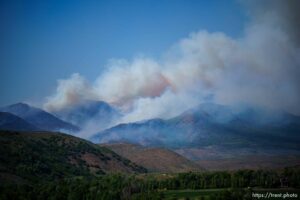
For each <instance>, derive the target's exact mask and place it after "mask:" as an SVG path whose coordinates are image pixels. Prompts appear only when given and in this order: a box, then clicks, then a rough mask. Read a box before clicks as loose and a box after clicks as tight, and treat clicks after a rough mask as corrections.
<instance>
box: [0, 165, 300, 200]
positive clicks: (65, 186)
mask: <svg viewBox="0 0 300 200" xmlns="http://www.w3.org/2000/svg"><path fill="white" fill-rule="evenodd" d="M283 180H284V184H286V185H285V186H289V187H294V188H300V170H299V169H298V168H288V169H285V170H284V171H280V172H279V171H269V170H268V171H266V170H257V171H254V170H239V171H236V172H203V173H193V172H190V173H180V174H176V175H167V174H157V175H151V174H149V175H143V176H141V175H124V174H111V175H101V176H98V177H77V178H69V179H61V180H56V181H52V182H43V183H42V182H40V183H36V184H31V185H2V186H0V199H3V200H5V199H16V200H18V199H24V200H26V199H36V200H39V199H43V200H47V199H49V200H50V199H61V200H64V199H66V200H73V199H74V200H77V199H78V200H89V199H95V200H98V199H102V200H106V199H107V200H111V199H113V200H118V199H124V200H126V199H163V198H164V193H163V191H166V190H181V189H209V188H245V187H260V188H279V187H281V184H282V181H283ZM246 192H247V191H246V190H244V189H242V190H239V189H231V190H225V191H224V192H223V193H221V194H219V196H216V198H217V197H219V199H224V198H225V197H226V196H227V197H231V199H241V197H243V198H242V199H245V198H244V197H245V195H246ZM212 198H213V197H212Z"/></svg>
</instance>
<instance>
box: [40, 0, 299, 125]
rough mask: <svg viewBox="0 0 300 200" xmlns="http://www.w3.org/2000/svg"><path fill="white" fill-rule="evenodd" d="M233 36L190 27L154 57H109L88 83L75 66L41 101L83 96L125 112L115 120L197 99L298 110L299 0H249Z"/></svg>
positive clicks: (168, 113) (165, 111) (58, 102)
mask: <svg viewBox="0 0 300 200" xmlns="http://www.w3.org/2000/svg"><path fill="white" fill-rule="evenodd" d="M244 4H245V5H246V6H247V7H246V8H247V9H248V12H249V15H250V21H249V23H248V24H247V26H246V27H245V30H244V34H243V36H242V37H240V38H232V37H230V36H228V35H226V34H224V33H221V32H215V33H209V32H207V31H205V30H200V31H198V32H194V33H191V34H190V35H189V36H188V37H187V38H184V39H182V40H180V41H179V42H178V43H176V44H175V45H174V47H172V48H171V49H170V50H169V51H168V52H167V53H166V55H165V56H164V57H163V59H161V60H153V59H150V58H145V57H138V58H134V59H133V60H132V61H127V60H114V61H112V62H110V63H109V64H108V67H107V68H108V70H107V71H105V72H104V73H102V74H101V75H100V76H99V77H98V78H97V79H96V80H95V81H94V82H92V83H88V82H87V81H86V80H85V79H84V78H83V77H82V76H80V75H79V74H73V75H72V76H71V77H70V78H69V79H66V80H60V81H59V82H58V88H57V91H56V93H55V94H54V95H52V96H50V97H48V98H47V102H46V103H45V108H46V109H47V110H48V111H57V110H60V109H62V108H64V107H66V106H71V105H74V104H76V103H78V102H80V101H82V100H85V99H93V100H103V101H106V102H108V103H110V104H112V105H115V106H117V107H118V108H120V109H122V110H123V112H124V117H123V118H122V119H121V122H132V121H138V120H144V119H150V118H156V117H161V118H170V117H173V116H175V115H178V114H180V113H181V112H183V111H185V110H187V109H189V108H191V107H194V106H196V105H198V104H199V103H201V102H205V101H213V102H215V103H219V104H224V105H232V104H249V105H259V106H264V107H271V108H276V109H281V110H285V111H288V112H291V113H294V114H298V115H299V114H300V106H299V102H300V94H299V93H300V79H299V75H300V48H299V45H300V43H299V39H300V37H299V36H300V31H299V29H300V24H299V23H300V17H299V13H300V12H299V10H300V6H299V4H300V3H299V1H293V0H290V1H276V0H274V1H254V2H253V1H251V2H250V1H249V2H244Z"/></svg>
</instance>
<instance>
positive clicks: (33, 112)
mask: <svg viewBox="0 0 300 200" xmlns="http://www.w3.org/2000/svg"><path fill="white" fill-rule="evenodd" d="M0 112H6V113H10V114H13V115H14V116H17V117H18V118H20V119H22V120H20V119H19V120H18V121H14V123H11V124H10V126H9V127H8V126H6V127H2V128H1V129H6V128H7V129H8V130H22V129H23V130H45V131H66V132H76V131H79V130H80V128H79V127H77V126H75V125H73V124H71V123H68V122H65V121H63V120H61V119H59V118H57V117H55V116H54V115H52V114H50V113H48V112H46V111H44V110H42V109H39V108H35V107H32V106H29V105H28V104H25V103H17V104H13V105H10V106H6V107H2V108H0ZM0 117H1V121H7V120H9V119H11V117H12V116H11V115H10V116H8V115H1V116H0ZM21 121H22V122H21ZM11 122H12V121H11ZM30 126H31V127H30Z"/></svg>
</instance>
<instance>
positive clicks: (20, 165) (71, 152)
mask: <svg viewBox="0 0 300 200" xmlns="http://www.w3.org/2000/svg"><path fill="white" fill-rule="evenodd" d="M145 171H146V170H145V169H144V168H143V167H140V166H138V165H136V164H134V163H132V162H131V161H129V160H127V159H125V158H123V157H121V156H119V155H118V154H116V153H114V152H112V151H110V150H109V149H107V148H105V147H99V146H98V145H95V144H93V143H90V142H88V141H86V140H83V139H79V138H76V137H73V136H70V135H66V134H62V133H50V132H34V133H31V132H8V131H1V132H0V182H4V183H8V182H17V183H20V182H28V181H29V182H32V181H38V180H40V179H42V180H45V181H46V180H54V179H60V178H66V177H74V176H82V175H85V176H90V175H96V174H104V173H109V172H125V173H140V172H145Z"/></svg>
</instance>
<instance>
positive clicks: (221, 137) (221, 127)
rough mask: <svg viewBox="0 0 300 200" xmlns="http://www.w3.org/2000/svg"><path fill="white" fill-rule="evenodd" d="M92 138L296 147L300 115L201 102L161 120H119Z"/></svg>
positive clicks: (176, 146) (163, 143) (167, 143)
mask: <svg viewBox="0 0 300 200" xmlns="http://www.w3.org/2000/svg"><path fill="white" fill-rule="evenodd" d="M92 140H93V141H98V142H104V143H107V142H130V143H137V144H142V145H146V146H163V147H168V148H172V149H179V148H202V147H209V146H222V147H226V148H228V149H230V148H235V149H239V148H245V147H249V148H257V147H264V148H283V149H284V148H286V149H294V150H297V151H299V150H300V145H299V144H300V117H298V116H295V115H292V114H288V113H285V112H279V111H271V110H266V109H259V108H250V107H247V108H234V107H229V106H222V105H217V104H211V103H209V104H201V105H199V106H198V107H196V108H193V109H191V110H188V111H186V112H184V113H182V114H181V115H179V116H177V117H174V118H171V119H167V120H163V119H151V120H147V121H142V122H135V123H128V124H119V125H117V126H115V127H112V128H110V129H107V130H105V131H102V132H100V133H97V134H95V136H94V137H93V138H92Z"/></svg>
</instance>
